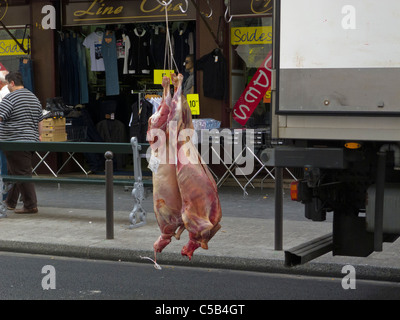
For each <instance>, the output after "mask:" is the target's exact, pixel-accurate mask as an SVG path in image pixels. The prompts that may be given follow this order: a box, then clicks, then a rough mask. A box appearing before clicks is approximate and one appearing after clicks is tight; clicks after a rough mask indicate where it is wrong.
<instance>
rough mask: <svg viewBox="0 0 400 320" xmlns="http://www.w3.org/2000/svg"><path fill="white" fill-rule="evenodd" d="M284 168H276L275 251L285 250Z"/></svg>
mask: <svg viewBox="0 0 400 320" xmlns="http://www.w3.org/2000/svg"><path fill="white" fill-rule="evenodd" d="M282 243H283V168H282V167H275V250H279V251H281V250H282V249H283V245H282Z"/></svg>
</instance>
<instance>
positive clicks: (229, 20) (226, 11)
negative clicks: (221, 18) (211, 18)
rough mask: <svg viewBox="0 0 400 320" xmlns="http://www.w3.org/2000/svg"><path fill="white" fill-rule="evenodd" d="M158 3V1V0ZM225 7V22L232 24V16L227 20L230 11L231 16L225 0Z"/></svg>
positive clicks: (227, 1)
mask: <svg viewBox="0 0 400 320" xmlns="http://www.w3.org/2000/svg"><path fill="white" fill-rule="evenodd" d="M157 1H158V0H157ZM225 5H226V10H225V21H226V23H230V22H231V20H232V16H230V17H229V19H228V18H227V15H228V11H229V14H230V10H229V5H230V4H229V0H225Z"/></svg>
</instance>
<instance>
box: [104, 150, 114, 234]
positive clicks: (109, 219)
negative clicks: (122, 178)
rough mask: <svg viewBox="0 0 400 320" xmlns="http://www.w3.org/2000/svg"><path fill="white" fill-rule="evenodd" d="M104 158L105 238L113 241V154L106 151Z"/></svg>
mask: <svg viewBox="0 0 400 320" xmlns="http://www.w3.org/2000/svg"><path fill="white" fill-rule="evenodd" d="M104 157H105V158H106V163H105V168H106V233H107V235H106V237H107V239H114V190H113V187H114V181H113V175H114V172H113V157H114V155H113V153H112V152H111V151H107V152H106V153H105V154H104Z"/></svg>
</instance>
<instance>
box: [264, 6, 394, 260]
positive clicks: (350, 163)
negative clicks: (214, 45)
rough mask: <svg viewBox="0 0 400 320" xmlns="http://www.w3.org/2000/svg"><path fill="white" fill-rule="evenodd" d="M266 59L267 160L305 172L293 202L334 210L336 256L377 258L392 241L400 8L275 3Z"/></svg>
mask: <svg viewBox="0 0 400 320" xmlns="http://www.w3.org/2000/svg"><path fill="white" fill-rule="evenodd" d="M273 60H274V63H273V64H274V73H273V75H274V78H273V95H272V103H273V104H272V109H273V111H274V112H273V114H272V126H271V134H272V137H273V138H276V139H279V140H280V141H282V144H283V146H277V147H275V148H274V152H273V153H272V152H271V154H274V156H273V161H272V162H271V163H273V165H274V166H276V167H300V168H304V176H303V177H301V179H299V181H297V182H294V183H295V185H294V187H293V190H294V192H296V195H295V197H294V199H295V200H296V201H301V202H302V203H303V204H304V205H305V216H306V218H308V219H310V220H313V221H323V220H325V219H326V214H327V213H328V212H329V213H330V212H332V213H333V226H332V241H333V244H332V248H333V249H332V252H333V254H334V255H336V254H337V255H352V256H353V255H356V256H367V255H369V254H370V253H371V252H373V251H381V250H382V242H383V241H384V240H387V239H390V240H391V241H393V240H394V239H396V238H397V237H398V236H399V235H400V231H399V230H400V222H399V221H400V219H399V216H400V208H399V207H395V206H394V205H393V203H394V202H393V199H395V200H396V201H398V199H399V197H398V196H397V195H398V194H400V144H399V142H400V1H398V0H381V1H375V0H351V1H347V0H303V1H299V0H275V2H274V53H273ZM388 186H390V188H389V187H388ZM388 188H389V189H388ZM385 189H386V192H385ZM393 195H396V196H395V197H394V198H393ZM368 198H369V199H370V200H371V201H370V203H369V206H368ZM372 199H373V202H372ZM276 200H277V201H278V200H279V199H276ZM372 203H373V204H372ZM396 203H397V202H396ZM366 208H367V209H368V210H366ZM385 208H386V209H385ZM367 222H368V223H367ZM367 226H368V228H367ZM387 226H390V228H388V227H387Z"/></svg>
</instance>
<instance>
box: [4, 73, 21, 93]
mask: <svg viewBox="0 0 400 320" xmlns="http://www.w3.org/2000/svg"><path fill="white" fill-rule="evenodd" d="M6 81H7V82H8V89H9V90H10V92H13V91H15V90H17V89H21V87H22V88H23V87H24V81H23V80H22V74H21V73H20V72H18V71H11V72H10V73H8V74H7V75H6Z"/></svg>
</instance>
